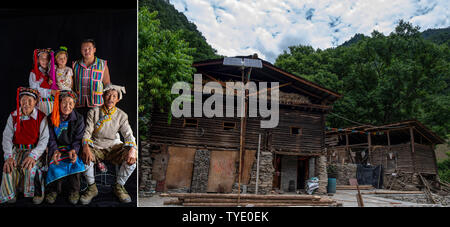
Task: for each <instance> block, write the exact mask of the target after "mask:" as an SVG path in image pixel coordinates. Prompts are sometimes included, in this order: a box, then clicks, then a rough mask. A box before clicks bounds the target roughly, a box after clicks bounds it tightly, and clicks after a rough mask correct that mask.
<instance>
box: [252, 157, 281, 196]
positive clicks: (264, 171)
mask: <svg viewBox="0 0 450 227" xmlns="http://www.w3.org/2000/svg"><path fill="white" fill-rule="evenodd" d="M256 155H258V154H256ZM256 161H257V160H256V158H255V162H254V163H253V167H252V172H251V174H250V183H249V185H248V186H247V192H248V193H252V194H254V193H255V191H256ZM274 172H275V169H274V168H273V154H272V152H267V151H261V153H260V155H259V181H258V194H263V195H264V194H270V192H271V191H272V184H273V173H274Z"/></svg>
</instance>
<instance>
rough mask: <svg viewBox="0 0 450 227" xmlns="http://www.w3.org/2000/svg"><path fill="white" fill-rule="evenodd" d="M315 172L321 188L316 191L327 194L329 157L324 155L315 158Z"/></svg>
mask: <svg viewBox="0 0 450 227" xmlns="http://www.w3.org/2000/svg"><path fill="white" fill-rule="evenodd" d="M315 161H316V163H315V164H314V166H315V168H316V169H315V171H314V172H315V173H316V175H317V177H318V178H319V188H318V189H317V191H316V194H322V195H323V194H326V193H327V186H328V174H327V157H326V156H324V155H322V156H319V157H317V158H316V159H315Z"/></svg>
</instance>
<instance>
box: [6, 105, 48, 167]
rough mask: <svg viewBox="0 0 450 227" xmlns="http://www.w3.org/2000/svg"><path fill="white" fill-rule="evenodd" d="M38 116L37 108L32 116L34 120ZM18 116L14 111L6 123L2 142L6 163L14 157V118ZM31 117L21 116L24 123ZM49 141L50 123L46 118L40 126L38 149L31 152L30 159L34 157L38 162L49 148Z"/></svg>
mask: <svg viewBox="0 0 450 227" xmlns="http://www.w3.org/2000/svg"><path fill="white" fill-rule="evenodd" d="M37 115H38V111H37V109H36V108H34V110H33V112H31V114H30V116H31V117H32V118H33V119H35V120H36V119H37ZM15 116H17V112H16V111H14V113H13V114H12V115H11V114H10V115H9V117H8V121H7V123H6V127H5V130H4V131H3V141H2V146H3V152H4V154H3V157H4V158H5V159H4V160H5V161H6V160H7V159H8V158H11V157H12V154H13V151H12V149H13V146H14V143H13V138H14V132H15V131H16V127H15V125H13V118H12V117H15ZM29 119H30V117H29V116H21V120H22V121H26V120H29ZM48 139H49V133H48V123H47V118H46V117H44V118H43V119H42V121H41V125H40V126H39V141H38V144H37V145H36V147H35V148H34V149H32V150H31V153H30V154H29V156H30V157H32V158H33V159H34V160H38V159H39V158H40V157H41V155H42V154H43V153H44V151H45V149H46V148H47V143H48Z"/></svg>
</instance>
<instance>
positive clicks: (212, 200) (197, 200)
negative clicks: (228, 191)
mask: <svg viewBox="0 0 450 227" xmlns="http://www.w3.org/2000/svg"><path fill="white" fill-rule="evenodd" d="M182 200H183V201H184V203H237V199H217V198H185V199H182ZM240 202H241V203H292V204H304V203H315V204H328V203H333V202H335V201H334V200H331V199H323V200H322V199H321V200H319V201H313V200H279V199H277V200H263V199H259V200H254V199H241V200H240Z"/></svg>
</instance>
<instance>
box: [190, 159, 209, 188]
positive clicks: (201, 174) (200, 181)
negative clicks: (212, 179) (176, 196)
mask: <svg viewBox="0 0 450 227" xmlns="http://www.w3.org/2000/svg"><path fill="white" fill-rule="evenodd" d="M210 159H211V152H210V151H207V150H197V151H195V157H194V171H193V173H192V183H191V192H193V193H205V192H206V190H207V188H208V173H209V163H210Z"/></svg>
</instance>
